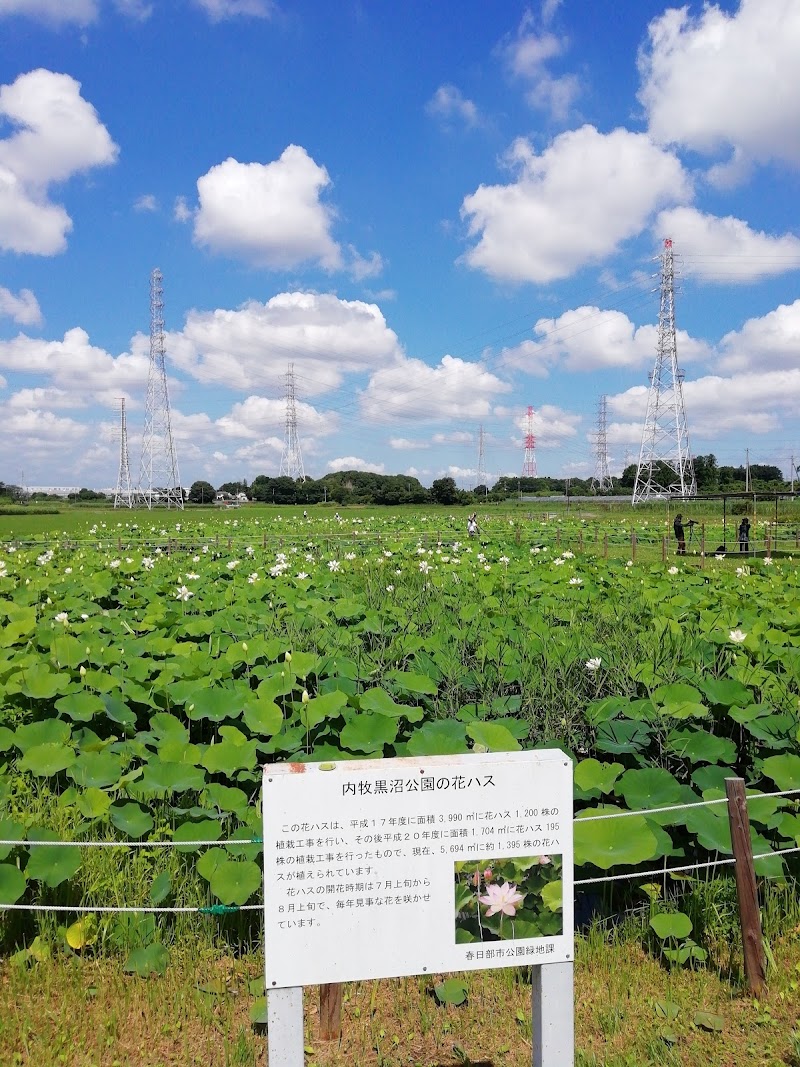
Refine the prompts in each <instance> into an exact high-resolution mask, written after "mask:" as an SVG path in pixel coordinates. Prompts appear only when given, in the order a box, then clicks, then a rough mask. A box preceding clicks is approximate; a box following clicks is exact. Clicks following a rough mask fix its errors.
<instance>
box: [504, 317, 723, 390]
mask: <svg viewBox="0 0 800 1067" xmlns="http://www.w3.org/2000/svg"><path fill="white" fill-rule="evenodd" d="M533 332H534V334H535V335H536V340H527V341H523V342H522V343H521V344H519V345H516V346H515V347H513V348H504V349H503V350H502V352H501V353H500V358H501V360H502V362H503V363H504V364H506V365H507V366H512V367H516V368H518V369H519V370H522V371H525V372H526V373H527V374H531V375H533V376H535V377H539V378H546V377H547V376H548V374H549V372H550V371H551V370H553V369H555V368H556V367H560V368H561V369H563V370H567V371H571V372H580V371H587V370H598V369H601V368H604V367H638V366H642V365H646V364H648V363H653V361H654V360H655V355H656V348H657V345H658V328H657V327H656V326H654V325H650V324H647V325H644V326H636V325H635V324H634V323H633V322H632V321H631V320H630V319H629V318H628V316H627V315H625V314H624V313H623V312H622V311H614V310H612V311H604V310H602V309H601V308H599V307H590V306H584V307H579V308H574V309H572V310H570V311H565V312H564V313H563V314H562V315H559V317H558V318H557V319H539V321H538V322H536V323H535V325H534V327H533ZM676 341H677V347H678V352H679V354H680V359H681V363H687V362H692V361H693V360H698V359H703V358H706V357H707V356H708V354H709V351H710V350H709V346H708V345H706V344H705V343H704V342H702V341H697V340H695V339H694V338H692V337H690V336H689V334H688V333H686V331H685V330H678V331H677V336H676Z"/></svg>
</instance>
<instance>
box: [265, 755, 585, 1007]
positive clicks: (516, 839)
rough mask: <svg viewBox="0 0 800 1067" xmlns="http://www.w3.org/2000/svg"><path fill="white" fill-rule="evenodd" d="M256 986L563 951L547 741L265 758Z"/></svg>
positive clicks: (557, 827) (562, 825)
mask: <svg viewBox="0 0 800 1067" xmlns="http://www.w3.org/2000/svg"><path fill="white" fill-rule="evenodd" d="M262 799H263V810H264V897H265V901H264V908H265V949H266V952H265V955H266V980H267V989H281V988H285V987H290V986H303V985H316V984H320V983H327V982H345V981H356V980H359V979H371V978H392V977H400V976H403V975H412V974H425V973H440V972H444V971H467V970H479V969H483V968H489V967H510V966H519V965H527V964H534V965H538V964H547V963H561V962H565V961H571V960H572V958H573V951H574V944H573V891H572V877H573V875H572V762H571V760H570V758H569V757H568V756H566V755H565V754H564V753H563V752H560V751H558V750H542V751H533V752H497V753H481V754H477V753H475V754H470V755H464V756H433V757H428V758H398V759H380V760H348V761H342V762H337V763H287V764H275V765H271V766H268V767H266V768H265V770H264V783H263V793H262Z"/></svg>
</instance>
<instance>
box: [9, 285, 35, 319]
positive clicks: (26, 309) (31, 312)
mask: <svg viewBox="0 0 800 1067" xmlns="http://www.w3.org/2000/svg"><path fill="white" fill-rule="evenodd" d="M2 315H7V316H8V317H9V318H12V319H13V320H14V322H16V323H19V325H20V326H39V325H41V322H42V311H41V308H40V307H39V301H38V300H37V299H36V297H35V295H34V294H33V293H32V292H31V291H30V289H20V291H19V292H18V293H16V294H14V293H12V292H11V290H10V289H6V288H5V287H4V286H2V285H0V316H2Z"/></svg>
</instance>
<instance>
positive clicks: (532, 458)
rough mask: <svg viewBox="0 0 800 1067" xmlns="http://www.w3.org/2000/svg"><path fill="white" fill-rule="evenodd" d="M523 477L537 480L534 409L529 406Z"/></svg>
mask: <svg viewBox="0 0 800 1067" xmlns="http://www.w3.org/2000/svg"><path fill="white" fill-rule="evenodd" d="M522 477H523V478H536V477H537V474H536V437H535V435H534V432H533V408H532V407H531V406H530V404H529V405H528V412H527V416H526V422H525V457H524V459H523V461H522Z"/></svg>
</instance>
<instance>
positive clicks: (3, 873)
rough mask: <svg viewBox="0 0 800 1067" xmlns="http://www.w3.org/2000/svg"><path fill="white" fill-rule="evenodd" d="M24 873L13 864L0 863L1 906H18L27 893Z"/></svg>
mask: <svg viewBox="0 0 800 1067" xmlns="http://www.w3.org/2000/svg"><path fill="white" fill-rule="evenodd" d="M26 885H27V881H26V878H25V875H24V873H23V872H22V871H21V870H20V869H19V868H18V867H17V866H16V865H15V864H13V863H0V904H16V903H17V901H18V900H19V898H20V897H21V896H22V894H23V893H24V892H25V886H26Z"/></svg>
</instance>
